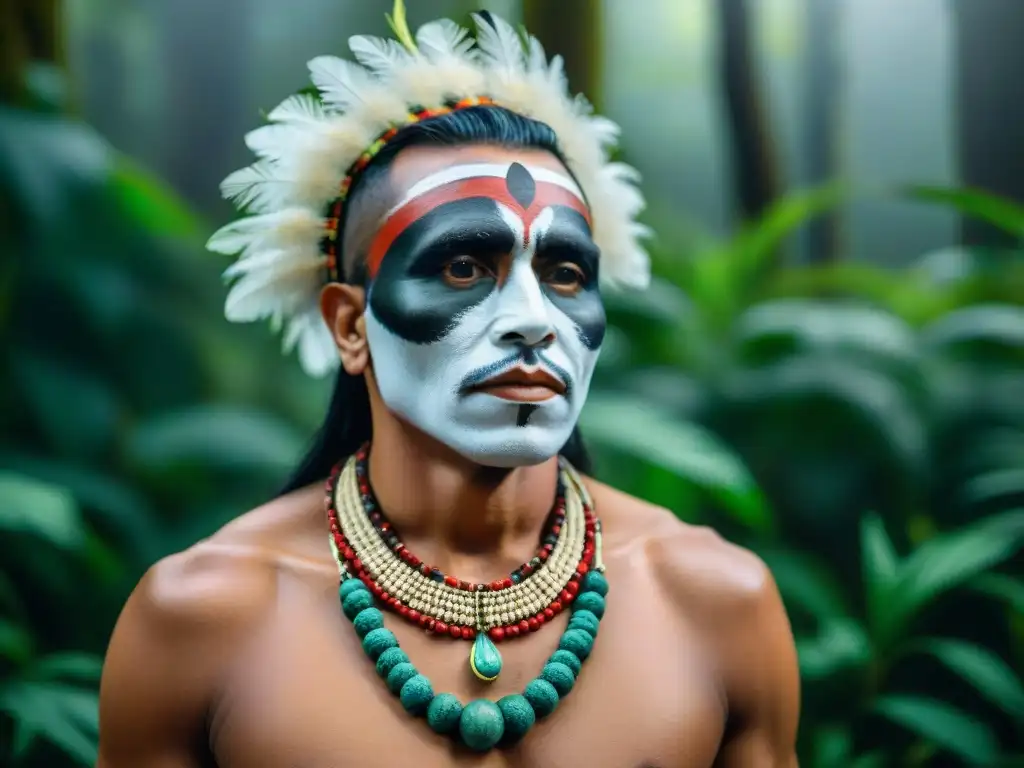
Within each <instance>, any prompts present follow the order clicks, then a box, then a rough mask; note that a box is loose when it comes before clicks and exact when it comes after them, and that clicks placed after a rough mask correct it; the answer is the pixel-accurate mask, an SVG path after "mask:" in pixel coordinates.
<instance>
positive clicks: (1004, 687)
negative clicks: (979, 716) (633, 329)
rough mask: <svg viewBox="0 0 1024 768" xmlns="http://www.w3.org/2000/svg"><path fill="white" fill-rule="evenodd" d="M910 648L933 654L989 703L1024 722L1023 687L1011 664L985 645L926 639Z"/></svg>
mask: <svg viewBox="0 0 1024 768" xmlns="http://www.w3.org/2000/svg"><path fill="white" fill-rule="evenodd" d="M911 649H912V650H914V651H920V652H923V653H927V654H930V655H931V656H934V657H935V658H936V659H938V660H939V661H940V662H942V664H944V665H945V666H946V667H947V668H948V669H949V670H950V671H952V672H953V673H955V674H957V675H959V676H960V677H961V678H963V679H964V681H966V682H967V683H969V684H970V685H971V686H973V687H974V688H975V689H976V690H977V691H978V693H980V694H981V695H982V696H984V697H985V698H986V699H988V700H989V701H990V702H992V703H993V704H995V705H996V706H997V707H999V708H1001V709H1003V710H1004V711H1006V712H1007V713H1008V714H1009V715H1011V716H1013V717H1015V718H1018V719H1020V720H1021V721H1022V722H1024V686H1022V685H1021V681H1020V679H1019V678H1018V677H1017V674H1016V673H1015V672H1014V671H1013V670H1012V669H1011V668H1010V666H1009V665H1008V664H1007V663H1006V662H1005V661H1003V660H1002V659H1000V658H999V657H998V656H996V655H995V654H994V653H992V652H991V651H990V650H988V649H987V648H985V647H983V646H980V645H975V644H974V643H968V642H964V641H962V640H949V639H943V638H929V639H925V640H919V641H916V642H914V643H913V644H912V646H911Z"/></svg>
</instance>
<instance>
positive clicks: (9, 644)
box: [0, 619, 35, 665]
mask: <svg viewBox="0 0 1024 768" xmlns="http://www.w3.org/2000/svg"><path fill="white" fill-rule="evenodd" d="M34 645H35V643H34V641H33V639H32V635H31V634H30V633H29V631H28V629H26V628H25V627H23V626H21V625H20V624H15V623H14V622H12V621H7V620H5V619H0V660H6V661H8V662H11V663H13V664H16V665H20V664H23V663H25V662H26V661H28V659H29V658H30V657H31V656H32V648H33V646H34Z"/></svg>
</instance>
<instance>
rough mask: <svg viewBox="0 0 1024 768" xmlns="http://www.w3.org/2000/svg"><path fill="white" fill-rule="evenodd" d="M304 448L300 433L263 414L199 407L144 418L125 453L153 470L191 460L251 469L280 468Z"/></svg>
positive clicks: (208, 464) (202, 463)
mask: <svg viewBox="0 0 1024 768" xmlns="http://www.w3.org/2000/svg"><path fill="white" fill-rule="evenodd" d="M304 447H305V440H304V438H303V437H302V436H301V435H299V434H297V433H296V431H295V430H294V429H292V428H291V427H290V426H289V425H287V424H285V423H283V422H281V421H279V420H278V419H276V418H274V417H272V416H269V415H267V414H264V413H260V412H258V411H251V410H245V409H239V408H232V407H228V406H198V407H194V408H189V409H186V410H181V411H176V412H173V413H168V414H164V415H161V416H158V417H157V418H155V419H152V420H150V421H146V422H143V423H142V424H140V425H139V426H138V427H137V429H136V430H135V432H134V434H132V435H131V436H130V438H129V439H128V441H127V447H126V451H127V454H128V456H129V457H130V458H131V460H132V461H133V462H134V463H135V464H136V465H137V466H140V467H143V468H146V469H148V470H150V471H153V472H161V471H164V470H166V469H168V468H170V467H174V466H180V465H194V464H198V465H202V466H206V467H211V468H217V469H224V470H244V471H250V472H251V471H256V470H260V469H265V470H271V471H280V470H285V469H287V468H289V467H290V466H291V465H292V464H294V463H295V461H296V460H297V459H298V457H299V455H300V454H301V452H302V450H303V448H304Z"/></svg>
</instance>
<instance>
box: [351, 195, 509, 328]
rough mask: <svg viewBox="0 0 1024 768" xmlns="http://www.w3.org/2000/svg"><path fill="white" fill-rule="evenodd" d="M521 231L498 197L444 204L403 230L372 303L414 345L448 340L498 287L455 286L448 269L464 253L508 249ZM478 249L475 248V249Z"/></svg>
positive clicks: (380, 274) (490, 282) (492, 284)
mask: <svg viewBox="0 0 1024 768" xmlns="http://www.w3.org/2000/svg"><path fill="white" fill-rule="evenodd" d="M514 247H515V235H514V234H513V232H512V230H511V229H509V227H508V225H507V224H506V223H505V221H504V220H503V219H502V218H501V215H500V214H499V213H498V208H497V205H496V204H495V203H494V201H493V200H487V199H480V198H476V199H470V200H456V201H454V202H451V203H446V204H444V205H441V206H438V207H437V208H435V209H434V210H433V211H431V212H430V213H428V214H426V215H425V216H424V217H423V218H421V219H419V220H418V221H416V222H414V223H413V224H412V225H410V226H409V227H408V228H407V229H405V231H403V232H402V234H401V235H399V236H398V237H397V238H396V239H395V241H394V243H392V245H391V247H390V248H389V249H388V252H387V255H386V256H385V258H384V260H383V261H382V262H381V267H380V271H379V272H378V273H377V277H376V278H375V279H374V280H373V282H372V284H371V287H370V307H371V309H372V310H373V313H374V315H376V316H377V318H378V319H379V320H380V321H381V323H383V324H384V325H385V326H386V327H387V328H389V329H390V330H391V331H393V332H394V333H396V334H397V335H398V336H400V337H401V338H403V339H405V340H406V341H410V342H412V343H414V344H430V343H433V342H436V341H440V340H441V339H443V338H444V337H445V336H446V335H447V334H448V333H449V332H450V331H451V329H452V328H453V327H454V325H455V324H456V323H457V322H458V318H459V316H460V315H462V314H463V313H465V312H467V311H468V310H470V309H472V308H473V307H474V306H476V305H477V304H479V303H480V302H481V301H483V300H484V299H485V298H487V295H488V294H489V293H490V292H491V291H492V290H494V287H495V281H494V280H492V279H482V280H480V281H478V282H477V283H476V284H475V285H473V286H472V287H469V288H460V289H453V288H452V287H451V286H449V285H448V284H447V283H445V281H444V278H443V276H442V272H441V270H442V268H443V266H444V264H445V262H447V261H448V260H449V259H451V258H453V257H455V256H458V255H460V254H466V255H469V256H476V255H482V252H483V251H488V252H490V253H491V254H494V253H499V252H504V253H508V252H510V251H511V250H512V249H513V248H514ZM474 249H475V252H474Z"/></svg>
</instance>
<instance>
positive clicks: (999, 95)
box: [950, 0, 1024, 246]
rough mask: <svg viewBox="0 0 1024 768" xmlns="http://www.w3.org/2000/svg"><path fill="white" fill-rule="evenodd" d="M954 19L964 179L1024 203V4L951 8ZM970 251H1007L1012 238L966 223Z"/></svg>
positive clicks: (982, 2) (1016, 0) (1007, 0)
mask: <svg viewBox="0 0 1024 768" xmlns="http://www.w3.org/2000/svg"><path fill="white" fill-rule="evenodd" d="M950 6H951V7H952V8H953V9H954V13H955V15H956V30H957V32H956V34H957V46H958V51H957V59H958V64H957V66H958V80H959V82H958V88H957V90H958V93H957V110H956V114H957V115H958V117H959V120H960V125H959V132H960V136H959V161H960V177H961V181H962V183H963V184H964V185H967V186H972V187H978V188H981V189H984V190H986V191H988V192H994V193H996V194H1000V195H1004V196H1006V197H1011V198H1014V199H1016V200H1018V201H1024V140H1022V139H1021V126H1022V125H1024V100H1022V99H1021V97H1020V94H1021V87H1020V74H1021V72H1024V45H1022V44H1021V35H1020V33H1021V30H1022V29H1024V2H1021V0H968V2H953V3H950ZM961 233H962V238H963V241H964V243H965V244H967V245H981V246H1003V245H1011V244H1014V238H1012V237H1011V236H1010V235H1007V234H1006V233H1004V232H1001V231H999V230H997V229H995V228H994V227H991V226H989V225H987V224H985V223H983V222H979V221H975V220H972V219H965V220H964V221H963V222H962V225H961Z"/></svg>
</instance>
